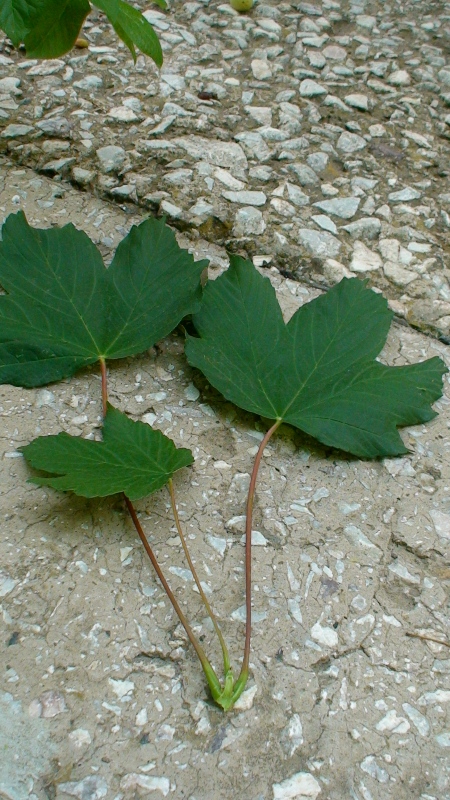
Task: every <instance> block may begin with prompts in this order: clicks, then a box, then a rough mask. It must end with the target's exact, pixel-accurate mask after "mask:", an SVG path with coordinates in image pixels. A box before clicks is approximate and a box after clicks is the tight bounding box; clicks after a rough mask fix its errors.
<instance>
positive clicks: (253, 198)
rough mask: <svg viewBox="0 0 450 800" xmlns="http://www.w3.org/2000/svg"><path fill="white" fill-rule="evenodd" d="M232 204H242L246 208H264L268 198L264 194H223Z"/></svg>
mask: <svg viewBox="0 0 450 800" xmlns="http://www.w3.org/2000/svg"><path fill="white" fill-rule="evenodd" d="M222 196H223V197H225V198H226V199H227V200H229V201H230V203H242V205H244V206H263V205H265V203H266V202H267V197H266V195H265V194H264V192H251V191H241V192H222Z"/></svg>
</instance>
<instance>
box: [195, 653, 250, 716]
mask: <svg viewBox="0 0 450 800" xmlns="http://www.w3.org/2000/svg"><path fill="white" fill-rule="evenodd" d="M202 666H203V671H204V673H205V676H206V680H207V681H208V686H209V688H210V691H211V696H212V699H213V700H214V702H215V703H216V704H217V705H218V706H220V708H223V710H224V711H230V709H231V708H233V706H234V704H235V703H236V701H237V700H238V698H239V697H240V696H241V694H242V692H243V691H244V689H245V686H246V683H247V679H248V672H247V673H246V674H243V673H242V672H241V674H240V675H239V678H238V679H237V681H235V680H234V677H233V671H232V670H231V669H229V670H228V672H227V674H226V675H225V683H224V685H223V687H222V686H220V684H219V685H217V676H216V674H215V672H214V670H213V669H212V667H209V668H205V665H203V664H202ZM210 670H211V674H209V673H210Z"/></svg>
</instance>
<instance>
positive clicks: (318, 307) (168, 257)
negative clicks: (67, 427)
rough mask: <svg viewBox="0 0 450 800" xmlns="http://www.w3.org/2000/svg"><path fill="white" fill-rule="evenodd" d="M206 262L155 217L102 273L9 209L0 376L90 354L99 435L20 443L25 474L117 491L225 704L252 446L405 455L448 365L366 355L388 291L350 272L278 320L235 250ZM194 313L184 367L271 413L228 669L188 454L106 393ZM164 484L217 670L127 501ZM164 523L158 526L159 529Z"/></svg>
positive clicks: (67, 369)
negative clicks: (190, 505) (292, 430)
mask: <svg viewBox="0 0 450 800" xmlns="http://www.w3.org/2000/svg"><path fill="white" fill-rule="evenodd" d="M206 263H207V262H204V261H199V262H195V261H194V259H193V257H192V256H191V255H189V253H188V252H187V251H185V250H183V249H181V248H180V247H179V246H178V244H177V242H176V239H175V236H174V234H173V233H172V231H171V230H170V229H169V228H168V227H167V226H166V225H165V223H164V222H163V221H158V220H153V219H152V220H147V221H145V222H143V223H142V224H141V225H140V226H139V227H137V228H132V229H131V231H130V233H129V234H128V236H127V237H126V238H125V239H124V240H123V241H122V242H121V244H120V245H119V247H118V248H117V251H116V254H115V256H114V259H113V261H112V264H111V266H110V267H109V268H108V269H105V267H104V265H103V263H102V260H101V257H100V254H99V252H98V250H97V249H96V247H95V246H94V244H93V243H92V242H91V240H90V239H89V238H88V237H87V236H86V235H85V234H84V233H82V232H80V231H77V230H76V229H75V228H74V227H73V226H72V225H67V226H65V227H64V228H61V229H51V230H36V229H33V228H31V227H30V226H29V225H28V223H27V222H26V219H25V217H24V215H23V214H22V213H19V214H17V215H15V216H14V215H11V216H10V217H9V218H8V219H7V221H6V223H5V225H4V227H3V241H2V242H1V243H0V285H1V287H2V288H3V290H4V292H5V294H4V295H2V296H0V381H1V382H3V383H12V384H14V385H17V386H25V387H32V386H40V385H42V384H45V383H48V382H50V381H55V380H59V379H61V378H64V377H68V376H70V375H72V374H73V373H74V372H75V371H76V370H78V369H81V368H85V367H87V366H88V365H92V364H95V363H97V364H98V368H99V370H100V373H101V376H102V407H103V416H104V421H103V430H102V440H101V441H92V440H86V439H83V438H78V437H72V436H69V435H67V434H66V433H60V434H58V435H56V436H44V437H39V438H38V439H36V440H35V441H33V442H31V444H29V445H27V446H26V447H24V448H22V452H23V454H24V456H25V458H26V460H27V461H28V463H29V464H30V465H31V467H33V468H34V469H35V470H38V471H39V472H38V473H35V474H33V477H32V478H31V481H32V482H33V483H36V484H38V485H41V486H49V487H52V488H53V489H56V490H60V491H71V492H74V493H75V494H78V495H81V496H82V497H105V496H109V495H115V494H121V495H122V496H123V500H124V504H125V507H126V508H127V510H128V512H129V514H130V516H131V519H132V521H133V524H134V526H135V528H136V530H137V533H138V535H139V537H140V539H141V541H142V544H143V545H144V548H145V550H146V552H147V554H148V556H149V558H150V560H151V563H152V564H153V567H154V568H155V571H156V573H157V575H158V578H159V580H160V581H161V583H162V585H163V587H164V589H165V591H166V593H167V595H168V597H169V599H170V601H171V603H172V605H173V608H174V610H175V612H176V614H177V615H178V617H179V619H180V621H181V623H182V625H183V626H184V628H185V630H186V632H187V635H188V637H189V639H190V641H191V643H192V646H193V648H194V649H195V652H196V654H197V656H198V658H199V660H200V663H201V665H202V668H203V671H204V673H205V676H206V680H207V682H208V685H209V688H210V691H211V695H212V698H213V699H214V701H215V702H216V703H217V705H219V706H220V707H221V708H223V709H224V710H228V709H230V708H232V706H233V705H234V703H235V702H236V700H237V699H238V697H239V696H240V694H241V693H242V691H243V690H244V688H245V685H246V682H247V678H248V674H249V659H250V640H251V624H252V611H251V605H252V582H251V564H252V558H251V544H252V542H251V531H252V514H253V503H254V496H255V487H256V480H257V475H258V469H259V465H260V462H261V458H262V455H263V452H264V448H265V447H266V445H267V442H268V441H269V439H270V438H271V437H272V436H273V435H274V434H275V433H276V431H277V430H278V428H279V427H280V425H281V424H282V423H287V424H289V425H293V426H295V427H296V428H299V429H300V430H302V431H305V432H306V433H308V434H309V435H311V436H314V437H315V438H316V439H318V440H319V441H320V442H323V443H324V444H326V445H329V446H332V447H335V448H339V449H341V450H344V451H345V452H347V453H352V454H354V455H356V456H359V457H361V458H366V459H367V458H380V457H383V456H397V455H402V454H403V453H406V452H407V449H406V447H405V445H404V443H403V441H402V439H401V437H400V435H399V433H398V428H399V427H401V426H403V425H415V424H418V423H423V422H427V421H428V420H430V419H432V418H433V417H434V416H435V412H434V411H433V409H432V408H431V404H432V403H433V402H434V401H435V400H437V399H438V398H439V397H440V396H441V394H442V376H443V374H444V373H445V372H446V371H447V369H446V367H445V365H444V364H443V362H442V361H441V359H439V358H437V357H436V358H431V359H429V360H428V361H424V362H422V363H419V364H413V365H411V366H403V367H389V366H386V365H384V364H381V363H380V362H379V361H377V360H376V359H377V356H378V354H379V353H380V351H381V349H382V348H383V345H384V343H385V340H386V336H387V333H388V330H389V326H390V323H391V320H392V312H391V311H389V309H388V306H387V303H386V300H385V299H384V298H383V297H382V296H381V295H379V294H375V293H374V292H372V291H371V290H370V289H368V288H367V286H366V284H365V283H364V282H362V281H359V280H358V279H356V278H352V279H350V280H348V279H344V280H343V281H341V283H339V284H338V285H337V286H335V287H334V288H333V289H331V290H330V291H329V292H328V293H327V294H324V295H322V296H321V297H318V298H317V299H315V300H312V301H311V302H310V303H307V304H306V305H304V306H302V307H301V308H299V309H298V310H297V311H296V313H295V314H294V315H293V317H292V318H291V319H290V321H289V322H288V323H287V324H285V322H284V321H283V317H282V314H281V309H280V306H279V304H278V301H277V298H276V295H275V291H274V289H273V288H272V286H271V284H270V282H269V280H268V279H267V278H265V277H263V276H262V275H261V274H260V273H259V272H258V271H257V270H256V269H255V267H254V266H253V265H252V264H251V263H250V262H249V261H244V260H243V259H241V258H238V257H233V258H232V259H231V265H230V267H229V269H228V270H227V271H226V272H225V273H223V274H222V275H221V276H220V277H219V278H218V279H217V280H215V281H213V282H209V283H208V284H207V285H206V288H205V290H204V293H203V298H202V290H201V285H200V276H201V273H202V271H203V269H204V267H205V266H206ZM187 314H192V315H193V323H194V326H195V330H196V333H197V335H195V336H188V338H187V343H186V355H187V358H188V361H189V363H190V364H191V365H192V366H193V367H196V368H197V369H199V370H201V371H202V372H203V373H204V375H205V376H206V378H207V379H208V381H209V382H210V383H211V384H212V386H214V387H215V388H216V389H218V390H219V391H220V392H221V393H222V394H223V395H224V396H225V397H226V398H227V399H228V400H230V401H231V402H233V403H235V404H236V405H237V406H239V407H240V408H243V409H246V410H247V411H250V412H252V413H254V414H258V415H260V416H262V417H263V418H264V419H265V420H269V421H270V424H269V426H268V430H267V433H266V434H265V436H264V438H263V439H262V441H261V444H260V446H259V449H258V452H257V455H256V457H255V461H254V465H253V470H252V474H251V480H250V486H249V490H248V497H247V506H246V529H245V530H246V554H245V574H246V578H245V596H246V627H245V644H244V655H243V659H242V663H241V667H240V671H239V674H238V676H237V678H235V677H234V672H233V670H232V666H231V659H230V655H229V652H228V649H227V645H226V642H225V640H224V637H223V635H222V632H221V629H220V625H219V622H218V619H217V616H216V614H215V612H214V611H213V609H212V607H211V605H210V603H209V601H208V599H207V597H206V596H205V593H204V591H203V588H202V584H201V581H200V579H199V577H198V575H197V572H196V570H195V567H194V564H193V562H192V558H191V555H190V553H189V550H188V546H187V542H186V538H185V536H184V533H183V530H182V527H181V524H180V519H179V516H178V512H177V505H176V501H175V492H174V485H173V480H172V478H173V475H174V473H175V472H176V471H177V470H180V469H182V468H184V467H188V466H189V465H190V464H192V462H193V457H192V453H191V452H190V450H187V449H185V448H180V449H178V448H177V447H176V446H175V444H174V443H173V442H172V441H171V440H170V439H169V438H168V437H166V436H164V434H163V433H161V432H160V431H156V430H153V429H152V428H151V427H150V426H149V425H146V424H144V423H142V422H139V421H137V422H135V421H132V420H131V419H129V418H128V417H127V416H126V415H125V414H122V413H121V412H120V411H119V410H118V409H115V408H113V407H112V406H111V405H110V404H109V402H108V387H107V368H106V364H107V361H108V360H109V359H117V358H122V357H124V356H129V355H133V354H137V353H141V352H144V351H145V350H146V349H148V348H149V347H151V346H152V345H153V344H154V343H155V342H157V341H158V340H159V339H161V338H162V337H163V336H165V335H166V334H168V333H169V332H170V331H171V330H173V329H174V328H175V327H176V326H177V325H178V323H179V322H180V321H181V320H182V318H183V317H184V316H185V315H187ZM166 484H167V486H168V489H169V493H170V499H171V505H172V510H173V514H174V519H175V524H176V527H177V531H178V534H179V537H180V541H181V543H182V547H183V550H184V553H185V556H186V559H187V563H188V565H189V568H190V570H191V572H192V575H193V577H194V580H195V582H196V584H197V588H198V590H199V594H200V597H201V599H202V601H203V603H204V606H205V608H206V611H207V613H208V614H209V616H210V618H211V620H212V623H213V626H214V630H215V632H216V634H217V636H218V639H219V643H220V647H221V650H222V656H223V674H222V675H217V674H216V672H215V670H214V669H213V667H212V666H211V663H210V661H209V659H208V658H207V656H206V653H205V651H204V649H203V647H202V645H201V644H200V642H199V640H198V639H197V637H196V636H195V634H194V632H193V630H192V628H191V626H190V624H189V621H188V620H187V619H186V617H185V615H184V612H183V611H182V609H181V608H180V605H179V603H178V601H177V599H176V597H175V595H174V594H173V592H172V590H171V588H170V586H169V584H168V583H167V580H166V578H165V576H164V574H163V572H162V570H161V567H160V565H159V563H158V561H157V558H156V556H155V554H154V552H153V550H152V548H151V546H150V544H149V542H148V540H147V537H146V535H145V532H144V530H143V528H142V526H141V523H140V521H139V517H138V513H137V511H136V509H135V507H134V502H136V501H139V500H140V499H141V498H143V497H145V496H147V495H149V494H151V493H153V492H155V491H157V490H159V489H160V488H162V487H163V486H165V485H166ZM168 534H169V532H168Z"/></svg>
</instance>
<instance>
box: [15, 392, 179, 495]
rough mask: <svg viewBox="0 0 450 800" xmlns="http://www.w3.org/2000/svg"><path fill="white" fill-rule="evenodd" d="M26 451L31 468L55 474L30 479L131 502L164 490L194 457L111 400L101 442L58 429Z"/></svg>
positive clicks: (40, 484) (41, 484) (81, 492)
mask: <svg viewBox="0 0 450 800" xmlns="http://www.w3.org/2000/svg"><path fill="white" fill-rule="evenodd" d="M21 452H22V453H23V455H24V456H25V459H26V460H27V461H28V463H29V464H30V465H31V466H32V467H34V468H35V469H37V470H42V471H45V472H47V473H50V475H47V476H36V477H33V478H31V479H30V481H31V482H32V483H36V484H38V486H51V487H52V488H53V489H59V490H60V491H63V492H68V491H71V492H74V493H75V494H77V495H81V497H107V496H109V495H112V494H117V493H118V492H124V493H125V494H126V495H127V497H128V498H129V499H130V500H139V499H140V498H141V497H146V496H147V495H149V494H152V493H153V492H156V491H157V490H158V489H161V487H162V486H165V484H166V483H167V482H168V480H169V479H170V478H171V477H172V475H173V473H174V472H176V471H177V470H179V469H181V468H182V467H187V466H189V464H192V462H193V460H194V459H193V457H192V453H191V451H190V450H187V449H186V448H178V449H177V448H176V447H175V445H174V443H173V442H172V440H171V439H169V438H168V437H167V436H164V434H163V433H161V431H157V430H153V428H151V427H150V425H146V424H145V423H144V422H134V421H133V420H131V419H129V418H128V417H127V416H125V414H122V413H121V412H120V411H118V410H117V409H116V408H114V407H113V406H111V405H110V404H108V410H107V413H106V417H105V420H104V424H103V439H102V441H101V442H95V441H92V440H90V439H82V438H80V437H76V436H69V434H67V433H58V434H57V435H56V436H39V437H38V438H37V439H35V440H34V441H33V442H31V443H30V444H28V445H26V446H25V447H22V448H21Z"/></svg>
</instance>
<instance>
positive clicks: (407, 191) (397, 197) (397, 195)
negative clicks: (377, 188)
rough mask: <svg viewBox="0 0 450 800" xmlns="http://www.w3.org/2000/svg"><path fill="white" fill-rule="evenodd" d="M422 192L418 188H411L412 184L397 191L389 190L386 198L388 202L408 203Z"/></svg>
mask: <svg viewBox="0 0 450 800" xmlns="http://www.w3.org/2000/svg"><path fill="white" fill-rule="evenodd" d="M421 197H422V193H421V192H419V190H418V189H413V188H412V186H406V187H405V188H404V189H400V190H399V191H397V192H390V194H388V200H389V202H390V203H409V202H410V201H411V200H419V199H420V198H421Z"/></svg>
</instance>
